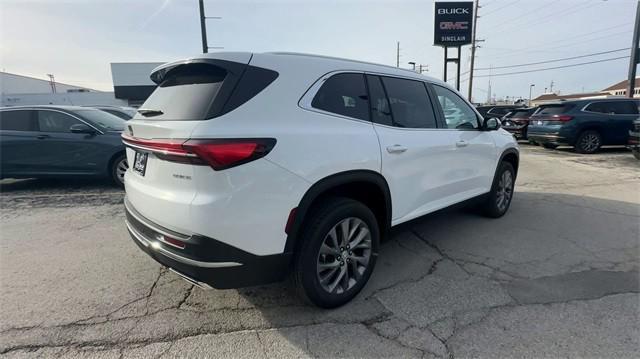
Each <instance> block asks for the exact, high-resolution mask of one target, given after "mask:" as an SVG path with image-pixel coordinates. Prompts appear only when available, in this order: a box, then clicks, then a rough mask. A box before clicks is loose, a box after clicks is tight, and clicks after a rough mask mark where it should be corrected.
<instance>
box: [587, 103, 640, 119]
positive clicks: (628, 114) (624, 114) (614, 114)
mask: <svg viewBox="0 0 640 359" xmlns="http://www.w3.org/2000/svg"><path fill="white" fill-rule="evenodd" d="M625 101H628V102H636V103H635V105H636V107H638V103H637V102H638V101H635V100H634V99H629V100H618V101H610V100H596V101H590V102H589V103H587V104H586V105H584V106H583V107H582V108H581V109H580V112H585V113H596V114H598V115H608V116H631V115H638V114H637V113H604V112H595V111H589V110H587V109H586V108H587V107H589V106H590V105H591V104H594V103H598V102H625ZM638 112H640V108H639V109H638Z"/></svg>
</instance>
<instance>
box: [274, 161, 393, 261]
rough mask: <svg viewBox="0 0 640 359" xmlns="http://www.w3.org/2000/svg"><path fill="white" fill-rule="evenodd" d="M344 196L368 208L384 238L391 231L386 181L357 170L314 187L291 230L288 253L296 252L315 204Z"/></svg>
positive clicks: (372, 174)
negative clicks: (324, 199) (326, 199)
mask: <svg viewBox="0 0 640 359" xmlns="http://www.w3.org/2000/svg"><path fill="white" fill-rule="evenodd" d="M331 196H341V197H347V198H352V199H355V200H358V201H360V202H363V203H364V204H365V205H367V206H368V207H369V208H370V209H371V210H372V211H373V213H374V215H375V216H376V219H377V220H378V223H379V225H380V233H381V235H382V236H383V237H384V236H385V235H386V233H387V232H388V231H389V229H390V227H391V192H390V190H389V185H388V184H387V181H386V180H385V178H384V177H383V176H382V175H381V174H380V173H377V172H374V171H371V170H353V171H345V172H340V173H336V174H333V175H330V176H327V177H325V178H323V179H321V180H319V181H318V182H316V183H315V184H313V185H312V186H311V187H310V188H309V189H308V190H307V191H306V193H305V194H304V196H303V197H302V199H301V200H300V203H299V204H298V207H296V210H295V215H294V217H293V220H292V222H291V225H290V226H287V227H288V233H287V241H286V244H285V248H284V252H285V253H292V252H294V251H295V250H296V249H297V247H298V244H299V242H300V241H299V235H300V233H301V232H302V228H303V225H304V222H305V220H306V219H307V216H308V214H309V213H310V210H311V209H312V208H313V206H314V204H316V203H319V201H321V200H322V199H323V198H327V197H331Z"/></svg>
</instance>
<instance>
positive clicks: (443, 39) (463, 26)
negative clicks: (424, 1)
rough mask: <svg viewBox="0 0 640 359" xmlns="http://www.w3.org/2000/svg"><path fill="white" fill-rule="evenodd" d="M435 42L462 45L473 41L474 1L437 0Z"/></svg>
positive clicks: (441, 44) (445, 44) (436, 43)
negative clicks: (452, 0) (438, 0)
mask: <svg viewBox="0 0 640 359" xmlns="http://www.w3.org/2000/svg"><path fill="white" fill-rule="evenodd" d="M435 5H436V7H435V31H434V39H433V44H434V45H438V46H445V47H446V46H462V45H468V44H470V43H471V28H472V26H473V25H472V24H473V2H472V1H465V2H450V1H447V2H436V3H435Z"/></svg>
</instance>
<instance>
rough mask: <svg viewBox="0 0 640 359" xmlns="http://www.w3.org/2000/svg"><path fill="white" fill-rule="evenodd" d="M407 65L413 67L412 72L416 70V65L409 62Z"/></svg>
mask: <svg viewBox="0 0 640 359" xmlns="http://www.w3.org/2000/svg"><path fill="white" fill-rule="evenodd" d="M409 65H411V66H413V71H415V70H416V63H415V62H413V61H409Z"/></svg>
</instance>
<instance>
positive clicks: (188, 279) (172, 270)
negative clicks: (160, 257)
mask: <svg viewBox="0 0 640 359" xmlns="http://www.w3.org/2000/svg"><path fill="white" fill-rule="evenodd" d="M169 270H170V271H171V272H173V273H175V274H177V275H178V276H179V277H180V278H182V279H184V280H185V281H187V282H189V283H191V284H193V285H195V286H196V287H198V288H200V289H204V290H211V289H213V287H212V286H210V285H208V284H207V283H202V282H199V281H197V280H195V279H193V278H191V277H189V276H187V275H185V274H182V273H180V272H178V271H177V270H175V269H173V268H169Z"/></svg>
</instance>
